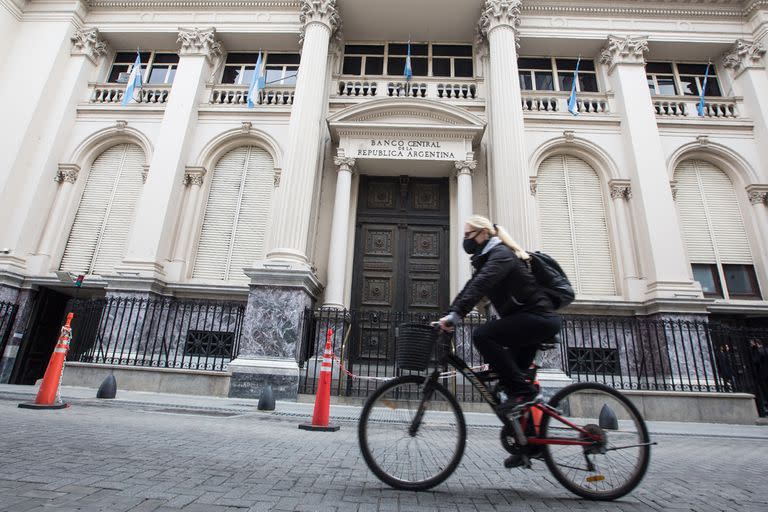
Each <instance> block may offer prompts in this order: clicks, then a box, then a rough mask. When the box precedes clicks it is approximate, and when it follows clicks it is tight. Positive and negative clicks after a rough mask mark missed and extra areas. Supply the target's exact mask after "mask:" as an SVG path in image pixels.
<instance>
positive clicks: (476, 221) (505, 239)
mask: <svg viewBox="0 0 768 512" xmlns="http://www.w3.org/2000/svg"><path fill="white" fill-rule="evenodd" d="M466 223H467V224H468V225H470V226H472V227H473V228H475V229H484V230H486V231H488V233H489V234H490V235H491V236H497V237H499V239H500V240H501V243H503V244H504V245H506V246H507V247H509V248H510V249H512V250H513V251H514V253H515V254H516V255H517V257H518V258H520V259H521V260H525V261H528V260H529V259H531V256H530V255H529V254H528V253H527V252H525V250H524V249H523V248H522V247H520V244H518V243H517V242H515V241H514V240H513V239H512V237H511V236H509V233H507V230H506V229H504V228H503V227H501V226H499V225H497V224H494V223H493V222H491V221H490V220H488V219H486V218H485V217H483V216H482V215H473V216H471V217H470V218H468V219H467V220H466Z"/></svg>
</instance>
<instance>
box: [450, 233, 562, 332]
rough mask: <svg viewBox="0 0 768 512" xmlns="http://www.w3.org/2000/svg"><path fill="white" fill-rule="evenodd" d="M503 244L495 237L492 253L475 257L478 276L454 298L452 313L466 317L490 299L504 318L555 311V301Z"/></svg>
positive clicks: (524, 263) (488, 251)
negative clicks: (517, 314)
mask: <svg viewBox="0 0 768 512" xmlns="http://www.w3.org/2000/svg"><path fill="white" fill-rule="evenodd" d="M500 242H501V241H500V240H498V239H497V238H492V239H491V240H490V241H489V242H488V243H489V244H494V245H493V246H492V247H491V248H490V249H489V250H487V251H485V252H484V253H480V254H475V255H473V256H472V266H473V267H474V268H475V273H474V274H473V276H472V279H470V280H469V281H467V284H466V285H464V288H463V289H462V290H461V291H460V292H459V294H458V295H457V296H456V298H455V299H453V303H452V304H451V307H450V308H449V309H450V311H452V312H454V313H456V314H457V315H459V317H462V318H463V317H464V316H465V315H466V314H467V313H469V312H470V311H472V308H473V307H475V305H476V304H477V303H478V302H479V301H480V299H482V298H483V297H488V299H490V301H491V303H492V304H493V307H494V308H495V309H496V311H497V312H498V313H499V315H501V316H508V315H510V314H513V313H517V312H520V311H529V312H535V313H550V312H553V311H554V306H553V305H552V301H551V300H550V299H549V297H547V295H546V294H545V293H544V292H543V291H541V288H540V287H539V286H538V285H537V284H536V278H534V276H533V274H532V273H531V271H530V269H529V267H528V264H527V263H526V262H525V261H523V260H521V259H520V258H518V257H517V255H516V254H515V253H514V251H512V249H510V248H509V247H507V246H506V245H504V244H502V243H500Z"/></svg>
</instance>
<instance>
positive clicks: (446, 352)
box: [408, 333, 602, 446]
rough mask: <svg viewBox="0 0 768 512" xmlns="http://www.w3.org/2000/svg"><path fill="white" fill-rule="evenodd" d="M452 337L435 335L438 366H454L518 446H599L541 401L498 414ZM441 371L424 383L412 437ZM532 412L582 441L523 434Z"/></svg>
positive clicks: (494, 402)
mask: <svg viewBox="0 0 768 512" xmlns="http://www.w3.org/2000/svg"><path fill="white" fill-rule="evenodd" d="M451 341H452V336H450V335H447V334H444V333H441V334H440V335H439V336H438V343H437V345H438V347H437V348H438V350H439V351H440V352H442V356H441V357H440V359H439V364H438V368H439V367H444V366H445V365H450V366H451V367H453V368H454V369H455V370H456V371H457V372H459V373H460V374H461V375H463V376H464V378H465V379H467V380H468V381H469V382H470V383H471V384H472V387H473V388H475V389H476V390H477V391H478V393H480V396H482V397H483V400H485V402H486V403H487V404H488V405H489V406H490V407H491V409H493V411H494V413H496V416H497V417H498V418H499V420H501V422H502V423H503V424H504V426H506V427H509V428H511V429H512V431H513V432H514V433H515V441H516V442H517V443H518V444H519V445H521V446H525V445H527V444H531V445H576V446H592V445H594V444H595V443H599V442H600V441H601V440H602V436H599V435H596V434H594V433H592V432H589V431H587V430H585V429H584V428H582V427H580V426H578V425H576V424H574V423H572V422H570V421H568V420H567V419H565V418H563V417H562V416H561V415H560V412H559V411H557V410H556V409H554V408H552V407H550V406H549V405H547V404H545V403H541V402H536V403H534V404H532V405H530V406H529V407H524V408H522V409H520V410H519V411H516V412H513V413H512V414H510V415H508V414H504V413H499V412H498V411H497V407H498V405H499V401H498V400H497V399H496V397H495V396H494V395H493V393H491V390H489V389H488V386H486V385H485V383H484V382H483V381H482V380H481V379H480V378H479V377H478V376H477V374H476V373H475V372H474V371H473V370H472V368H470V367H469V365H468V364H467V363H466V361H464V360H463V359H462V358H460V357H459V356H457V355H456V354H455V347H454V346H453V343H451ZM440 373H441V372H440V370H439V369H437V368H436V369H435V370H434V371H433V372H432V373H431V374H430V375H429V376H428V377H427V380H426V381H425V382H424V394H423V397H422V400H421V403H420V404H419V408H418V410H417V411H416V415H415V416H414V418H413V421H412V422H411V426H410V427H409V429H408V432H409V434H410V435H411V436H415V435H416V432H417V431H418V428H419V425H420V424H421V420H422V418H423V417H424V411H425V410H426V408H427V402H429V400H430V399H431V398H432V387H433V386H434V384H435V383H437V381H438V379H439V378H440ZM532 409H537V410H538V411H540V412H541V413H542V414H546V415H547V416H549V417H550V418H553V419H555V420H557V421H559V422H560V423H562V424H564V425H566V426H567V427H569V428H571V429H573V430H576V431H577V432H579V433H580V434H581V435H582V436H584V440H576V439H558V438H540V437H528V436H526V435H525V433H524V432H525V429H526V427H527V421H529V419H530V418H531V416H532V415H531V414H529V413H530V412H531V410H532ZM520 418H522V420H523V421H522V423H521V421H520ZM535 429H536V435H537V436H538V433H539V432H538V426H536V425H535Z"/></svg>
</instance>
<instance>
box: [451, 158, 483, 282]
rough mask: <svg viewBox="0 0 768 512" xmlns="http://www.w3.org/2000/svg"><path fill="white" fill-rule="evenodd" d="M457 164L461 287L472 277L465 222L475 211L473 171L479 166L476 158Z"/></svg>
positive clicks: (457, 211)
mask: <svg viewBox="0 0 768 512" xmlns="http://www.w3.org/2000/svg"><path fill="white" fill-rule="evenodd" d="M454 165H455V166H456V181H457V184H456V217H457V219H458V222H459V233H461V235H460V236H459V239H458V241H457V248H456V257H457V260H456V261H457V268H458V269H459V273H458V280H459V283H458V284H459V289H461V288H462V287H463V286H464V284H465V283H466V282H467V281H469V279H470V278H471V277H472V266H471V264H470V262H469V258H468V256H467V254H466V253H465V252H464V247H463V237H464V223H465V222H466V221H467V219H468V218H469V217H471V216H472V214H473V213H474V210H473V206H472V171H474V170H475V168H476V167H477V162H476V161H474V160H459V161H456V162H454Z"/></svg>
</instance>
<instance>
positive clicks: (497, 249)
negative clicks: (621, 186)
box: [440, 215, 561, 410]
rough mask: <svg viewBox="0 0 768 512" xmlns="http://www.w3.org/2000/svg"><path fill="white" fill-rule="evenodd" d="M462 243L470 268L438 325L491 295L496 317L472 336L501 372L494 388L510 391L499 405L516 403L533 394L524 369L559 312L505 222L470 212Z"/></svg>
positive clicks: (553, 329) (556, 325)
mask: <svg viewBox="0 0 768 512" xmlns="http://www.w3.org/2000/svg"><path fill="white" fill-rule="evenodd" d="M463 246H464V251H465V252H467V253H468V254H470V255H471V261H472V266H473V267H474V274H473V275H472V278H471V279H470V280H469V281H467V284H466V285H464V288H463V289H462V290H461V291H460V292H459V294H458V295H457V296H456V298H455V299H454V300H453V303H452V304H451V306H450V308H449V311H450V312H449V313H448V314H447V315H446V316H444V317H443V318H441V319H440V328H441V329H443V330H444V331H448V332H450V331H453V329H454V326H455V325H456V324H458V323H459V321H460V320H461V319H462V318H463V317H464V316H465V315H467V314H468V313H469V312H470V311H472V308H474V307H475V305H477V303H478V302H479V301H480V300H481V299H482V298H483V297H487V298H488V299H489V300H490V301H491V304H492V305H493V308H494V309H495V310H496V313H497V314H498V318H497V319H495V320H489V321H488V322H486V323H485V324H483V325H481V326H479V327H478V328H476V329H475V331H474V333H473V336H472V342H473V343H474V345H475V347H477V350H478V351H479V352H480V353H481V354H482V355H483V357H484V358H485V360H486V361H487V362H488V363H489V364H490V366H491V368H493V370H494V371H495V372H496V373H497V374H498V376H499V385H498V389H499V390H501V391H504V393H505V394H506V395H507V397H508V398H507V401H506V402H505V403H503V404H501V406H500V407H502V408H503V410H505V409H506V408H514V407H516V406H518V405H522V404H524V403H527V402H530V401H532V400H534V399H535V397H536V388H534V387H533V385H532V384H531V383H530V382H529V381H528V379H527V377H526V374H525V373H524V371H525V370H527V369H528V367H529V366H530V365H531V363H532V362H533V359H534V357H535V356H536V351H537V350H538V348H539V346H540V345H541V343H543V342H544V341H547V340H549V339H551V338H553V337H554V336H555V335H556V334H557V333H558V332H559V331H560V324H561V320H560V315H558V314H557V313H555V308H554V306H553V304H552V301H551V299H550V298H549V297H548V295H546V294H545V293H544V292H543V291H542V289H541V288H540V287H539V286H538V285H537V283H536V279H535V277H534V276H533V274H532V273H531V270H530V268H529V265H528V264H527V263H526V262H527V261H528V260H529V259H530V256H529V255H528V253H527V252H525V251H524V250H523V249H522V247H520V245H518V244H517V242H515V241H514V240H512V238H511V237H510V236H509V234H508V233H507V232H506V230H505V229H504V228H502V227H501V226H498V225H496V224H493V223H492V222H491V221H490V220H488V219H486V218H485V217H482V216H480V215H473V216H472V217H470V218H469V219H467V221H466V224H465V226H464V243H463Z"/></svg>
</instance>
